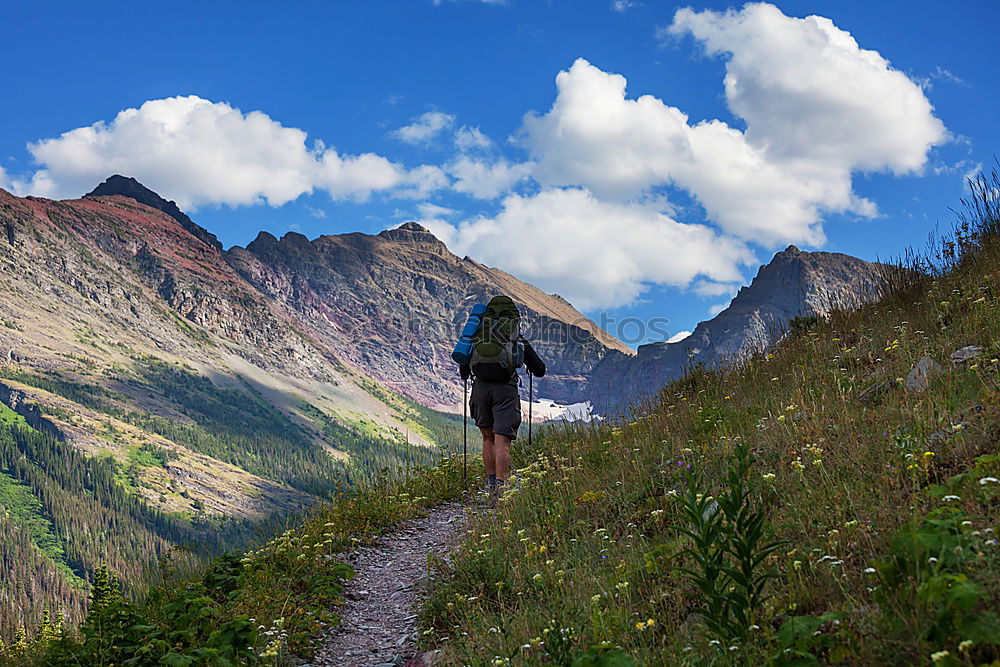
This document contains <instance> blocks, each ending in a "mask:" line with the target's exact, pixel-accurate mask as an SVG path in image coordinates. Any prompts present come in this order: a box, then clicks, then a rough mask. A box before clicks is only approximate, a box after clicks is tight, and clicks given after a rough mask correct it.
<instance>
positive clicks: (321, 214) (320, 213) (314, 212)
mask: <svg viewBox="0 0 1000 667" xmlns="http://www.w3.org/2000/svg"><path fill="white" fill-rule="evenodd" d="M305 209H306V212H307V213H309V215H311V216H312V217H314V218H325V217H326V211H324V210H323V209H321V208H316V207H315V206H309V205H308V204H306V206H305Z"/></svg>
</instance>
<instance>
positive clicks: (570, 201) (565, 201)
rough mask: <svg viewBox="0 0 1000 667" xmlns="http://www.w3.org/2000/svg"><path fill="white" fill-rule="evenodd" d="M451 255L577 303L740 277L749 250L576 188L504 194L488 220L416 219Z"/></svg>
mask: <svg viewBox="0 0 1000 667" xmlns="http://www.w3.org/2000/svg"><path fill="white" fill-rule="evenodd" d="M421 223H422V224H425V225H426V226H427V227H428V228H429V229H431V231H433V232H434V233H435V234H436V235H437V236H438V237H439V238H440V239H441V240H442V241H444V242H445V243H447V244H448V245H449V247H451V248H452V250H453V251H455V252H456V253H458V254H469V255H471V256H473V257H475V258H476V259H478V260H480V261H483V262H486V263H487V264H491V265H494V266H498V267H500V268H502V269H504V270H507V271H510V272H511V273H513V274H514V275H516V276H518V277H519V278H521V279H522V280H527V281H528V282H530V283H532V284H534V285H537V286H539V287H540V288H541V289H543V290H545V291H547V292H557V293H559V294H561V295H562V296H564V297H566V298H567V299H569V300H570V301H571V302H572V303H573V304H574V305H576V306H577V307H580V308H583V309H591V308H599V307H610V306H618V305H623V304H627V303H630V302H632V301H634V300H635V299H636V297H638V296H639V295H640V294H641V293H642V292H643V291H644V290H645V289H646V288H647V287H648V285H649V284H651V283H664V284H670V285H678V286H685V285H687V284H688V283H690V282H691V280H693V279H694V278H695V277H697V276H705V277H707V278H709V279H711V280H714V281H718V282H734V281H739V280H741V279H742V276H741V273H740V270H739V268H738V267H739V266H740V265H745V264H749V263H752V262H753V259H754V258H753V255H752V254H751V253H750V251H749V250H748V249H747V248H746V246H744V245H743V244H742V243H740V242H739V241H736V240H734V239H731V238H727V237H723V236H720V235H719V234H717V233H716V232H714V231H713V230H711V229H710V228H709V227H706V226H704V225H688V224H682V223H679V222H677V221H675V220H673V219H671V218H669V217H667V216H666V215H663V214H662V213H660V212H658V211H656V210H654V209H651V208H649V207H646V206H643V205H640V204H627V203H614V202H606V201H601V200H599V199H598V198H596V197H595V196H594V195H592V194H591V193H590V192H588V191H586V190H583V189H580V188H566V189H548V190H544V191H542V192H540V193H538V194H536V195H533V196H521V195H516V194H513V195H509V196H507V197H506V198H505V199H504V200H503V202H502V208H501V210H500V212H499V213H498V214H497V215H496V216H494V217H492V218H485V217H481V218H475V219H472V220H468V221H466V222H464V223H462V224H461V225H459V226H457V227H455V226H452V225H449V224H448V223H447V222H444V221H442V220H429V221H424V220H422V221H421Z"/></svg>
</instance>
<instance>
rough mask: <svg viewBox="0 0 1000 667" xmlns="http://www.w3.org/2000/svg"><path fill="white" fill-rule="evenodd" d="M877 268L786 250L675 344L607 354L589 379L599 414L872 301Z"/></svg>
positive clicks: (831, 255)
mask: <svg viewBox="0 0 1000 667" xmlns="http://www.w3.org/2000/svg"><path fill="white" fill-rule="evenodd" d="M880 285H881V278H880V271H879V265H878V264H873V263H871V262H866V261H864V260H861V259H857V258H856V257H851V256H849V255H843V254H840V253H830V252H803V251H801V250H799V249H798V248H796V247H795V246H789V247H788V248H786V249H785V250H783V251H782V252H779V253H778V254H776V255H775V256H774V258H773V259H772V260H771V261H770V262H769V263H768V264H765V265H764V266H762V267H761V268H760V270H759V271H758V272H757V276H756V277H755V278H754V279H753V282H751V283H750V285H749V286H747V287H743V288H741V289H740V291H739V293H738V294H737V295H736V297H735V298H734V299H733V300H732V302H731V303H730V304H729V306H728V307H727V308H726V309H725V310H723V311H722V312H721V313H719V314H718V315H716V316H715V317H714V318H712V319H711V320H708V321H706V322H701V323H699V324H698V326H697V327H696V328H695V330H694V332H693V333H692V334H691V335H690V336H689V337H687V338H685V339H683V340H681V341H679V342H677V343H653V344H650V345H643V346H641V347H640V348H639V350H638V353H637V354H636V355H635V356H634V357H631V356H625V355H621V354H609V355H608V356H607V357H605V359H604V360H603V361H602V362H601V364H599V365H598V366H597V368H596V369H595V370H594V372H593V374H592V375H591V377H590V389H591V391H592V395H593V397H594V398H595V400H596V403H597V404H598V405H599V406H600V407H601V408H602V409H605V410H608V409H614V408H615V407H621V406H623V405H626V404H628V402H629V401H631V400H637V399H641V398H642V397H644V396H648V395H650V394H651V393H653V392H656V391H658V390H659V389H660V388H661V387H663V386H664V385H666V384H668V383H669V382H671V381H672V380H675V379H676V378H678V377H680V376H681V375H683V374H684V372H685V370H687V369H688V368H690V367H691V366H693V365H695V364H703V365H705V366H706V367H713V366H717V365H719V364H726V363H731V362H738V361H740V360H742V359H744V358H746V357H747V356H749V355H751V354H753V353H754V352H756V351H759V350H762V349H763V348H765V347H766V346H767V345H769V344H771V343H773V342H774V341H775V340H777V339H778V338H779V337H780V336H781V335H783V332H784V331H785V329H786V328H787V325H788V322H789V321H790V320H791V319H792V318H794V317H800V316H804V317H808V316H823V315H826V314H827V313H829V312H830V310H831V309H834V308H856V307H858V306H860V305H861V304H863V303H865V302H866V301H869V300H871V299H873V298H875V297H876V296H877V295H878V293H879V287H880Z"/></svg>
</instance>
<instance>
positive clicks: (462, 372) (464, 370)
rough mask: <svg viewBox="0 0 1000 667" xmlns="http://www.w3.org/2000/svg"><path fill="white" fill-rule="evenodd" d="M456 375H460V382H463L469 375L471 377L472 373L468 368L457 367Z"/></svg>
mask: <svg viewBox="0 0 1000 667" xmlns="http://www.w3.org/2000/svg"><path fill="white" fill-rule="evenodd" d="M458 374H459V375H461V376H462V380H463V381H465V380H468V379H469V376H470V375H472V371H471V370H470V368H469V367H468V366H459V367H458Z"/></svg>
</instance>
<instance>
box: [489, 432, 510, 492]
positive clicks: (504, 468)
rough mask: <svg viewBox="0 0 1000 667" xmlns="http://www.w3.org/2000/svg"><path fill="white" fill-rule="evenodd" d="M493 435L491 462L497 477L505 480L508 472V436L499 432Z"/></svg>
mask: <svg viewBox="0 0 1000 667" xmlns="http://www.w3.org/2000/svg"><path fill="white" fill-rule="evenodd" d="M493 437H494V443H493V462H494V464H495V468H496V474H497V479H502V480H503V481H505V482H506V481H507V478H508V475H509V474H510V438H509V437H508V436H506V435H500V434H499V433H498V434H496V435H495V436H493Z"/></svg>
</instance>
